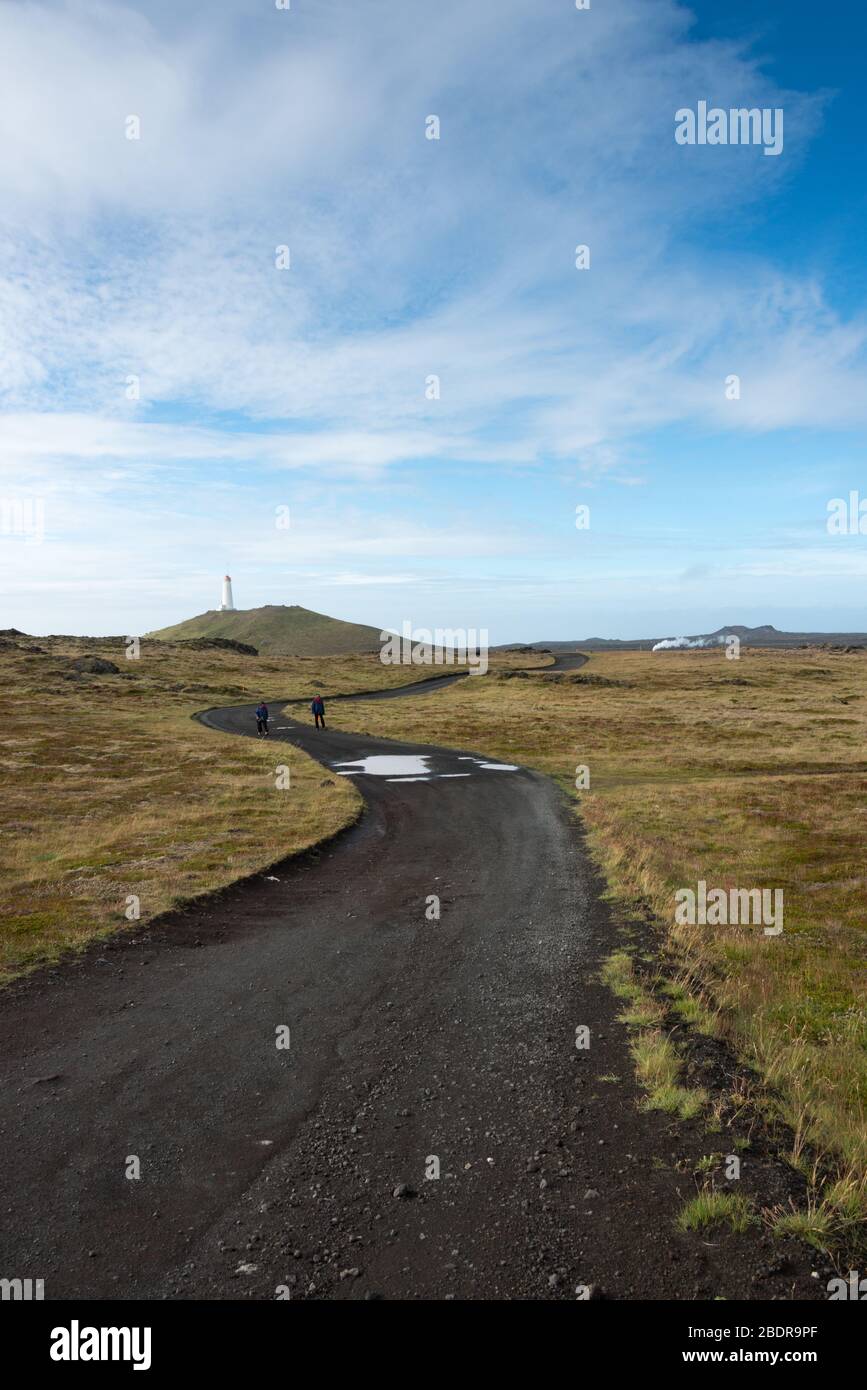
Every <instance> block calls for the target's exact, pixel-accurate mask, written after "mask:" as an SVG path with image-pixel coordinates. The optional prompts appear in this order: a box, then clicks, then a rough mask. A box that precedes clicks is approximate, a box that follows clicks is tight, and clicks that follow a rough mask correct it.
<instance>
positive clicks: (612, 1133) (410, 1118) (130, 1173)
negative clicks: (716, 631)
mask: <svg viewBox="0 0 867 1390" xmlns="http://www.w3.org/2000/svg"><path fill="white" fill-rule="evenodd" d="M558 665H559V663H558ZM545 669H547V670H551V669H552V668H551V667H548V668H545ZM561 669H562V666H561ZM447 679H451V678H450V677H447ZM415 693H420V692H419V691H417V690H416V691H415ZM390 694H391V695H393V694H394V692H390ZM274 704H275V707H276V705H277V702H274ZM200 717H201V718H202V720H203V722H204V723H206V724H207V725H208V726H210V727H211V728H212V729H214V730H215V731H220V732H222V733H226V734H231V735H240V736H242V737H253V736H255V733H254V722H253V719H252V708H251V706H249V705H247V706H243V707H233V708H228V709H220V710H210V711H208V712H206V713H205V714H203V715H202V716H200ZM304 717H305V722H304V723H303V724H300V723H298V722H297V721H296V720H295V719H294V718H293V717H292V716H291V715H282V714H281V715H278V716H277V717H276V718H275V719H274V721H273V744H274V753H275V764H276V762H277V761H278V760H279V761H280V762H283V761H288V762H289V764H290V766H291V760H292V746H293V745H295V746H297V747H300V748H303V749H305V750H306V751H309V752H310V753H312V754H313V756H314V757H316V758H318V759H319V760H320V761H321V762H323V763H326V764H328V765H330V766H332V767H335V766H336V769H337V770H338V771H340V772H343V773H346V774H347V775H352V776H355V777H356V779H357V781H358V785H359V786H360V788H361V789H362V791H363V793H364V798H365V811H364V814H363V816H362V817H361V819H360V821H358V822H357V823H356V824H355V825H354V826H353V827H351V828H350V829H349V830H347V831H345V832H343V833H342V834H341V835H339V836H337V837H336V838H335V839H334V840H333V841H331V842H330V843H329V845H328V846H326V847H325V848H324V849H323V850H321V851H320V852H318V853H309V854H307V855H302V856H298V857H296V858H294V859H288V860H285V861H283V862H282V863H281V864H279V865H277V866H275V867H274V868H273V869H272V870H270V871H268V872H263V873H260V874H256V875H255V876H254V877H252V878H251V879H248V880H246V881H245V882H242V883H239V884H236V885H235V886H234V887H233V888H231V889H229V890H227V891H225V892H223V893H221V894H219V895H215V896H212V897H211V898H209V899H202V900H199V901H197V902H196V904H195V905H194V906H193V907H191V908H190V910H189V911H187V912H184V913H176V914H173V915H170V916H167V917H165V918H163V919H161V920H160V921H159V922H158V923H154V924H151V925H150V927H146V928H143V929H141V930H138V931H129V932H121V933H118V934H117V935H116V936H115V937H113V938H112V939H110V940H108V941H102V942H98V943H96V944H94V945H93V946H92V947H91V948H90V949H88V950H87V951H86V952H84V953H83V955H82V956H80V957H76V958H75V959H73V960H68V961H66V962H64V963H62V964H61V965H60V966H57V967H55V968H52V969H45V970H43V971H40V972H37V973H36V974H34V975H32V976H30V977H28V978H27V979H25V980H24V981H21V982H19V983H18V984H16V985H14V986H12V987H10V988H9V989H7V990H6V991H4V992H3V994H2V995H0V1078H2V1085H0V1151H2V1155H3V1157H2V1164H0V1203H2V1211H3V1214H4V1215H3V1222H2V1227H0V1276H2V1277H4V1278H16V1277H17V1278H39V1279H43V1280H44V1281H45V1297H46V1298H47V1299H58V1298H80V1299H95V1298H108V1299H142V1298H170V1299H214V1298H216V1299H256V1300H273V1299H275V1298H278V1297H279V1298H283V1297H286V1296H289V1297H291V1298H292V1299H295V1300H305V1299H377V1298H385V1299H406V1298H416V1299H418V1298H434V1299H441V1298H457V1299H462V1298H508V1299H573V1298H574V1297H575V1289H576V1287H577V1286H578V1285H579V1284H580V1285H581V1286H582V1287H586V1286H588V1285H590V1284H596V1285H597V1287H598V1286H599V1285H600V1284H603V1285H604V1287H605V1289H606V1291H607V1296H608V1297H618V1298H648V1297H650V1298H683V1297H686V1298H690V1297H712V1296H721V1297H727V1298H733V1297H743V1296H744V1292H745V1291H747V1296H758V1297H762V1296H764V1297H772V1296H773V1297H784V1298H785V1297H793V1296H795V1294H794V1292H793V1290H794V1287H795V1284H794V1278H793V1275H792V1274H791V1272H790V1270H788V1268H787V1270H786V1271H784V1273H782V1274H779V1273H778V1272H777V1273H774V1274H768V1273H767V1272H766V1271H765V1270H764V1268H763V1264H762V1261H764V1263H765V1264H766V1263H767V1260H766V1257H765V1256H764V1255H763V1254H762V1251H761V1250H760V1249H759V1250H758V1251H757V1249H755V1248H753V1247H752V1246H750V1244H749V1243H748V1242H746V1241H745V1239H744V1238H743V1237H740V1238H739V1242H740V1244H739V1246H738V1247H737V1248H736V1249H732V1248H731V1247H730V1246H724V1245H721V1248H720V1250H719V1251H718V1252H716V1249H715V1247H714V1248H713V1249H711V1248H706V1243H703V1244H702V1245H701V1247H700V1248H696V1247H695V1246H694V1245H690V1243H689V1242H688V1240H687V1238H685V1237H683V1236H677V1235H675V1233H674V1229H673V1224H672V1215H673V1212H674V1211H675V1210H676V1204H677V1203H678V1202H680V1201H681V1200H682V1194H681V1187H680V1183H681V1177H680V1174H679V1172H678V1171H677V1169H676V1167H674V1166H673V1165H672V1166H669V1165H666V1164H662V1165H661V1166H660V1165H656V1164H650V1163H649V1160H648V1154H655V1153H668V1152H669V1149H670V1147H671V1143H672V1141H671V1140H670V1139H669V1137H668V1133H669V1128H670V1120H669V1118H668V1117H665V1116H649V1115H647V1114H645V1113H643V1112H642V1111H641V1110H640V1109H639V1106H638V1103H637V1102H638V1095H637V1093H636V1090H635V1087H634V1083H633V1082H632V1079H631V1078H632V1068H631V1064H630V1059H629V1056H628V1052H627V1044H626V1039H625V1036H624V1030H623V1028H622V1027H621V1026H620V1025H617V1024H615V1023H614V1017H615V1015H616V1013H617V1010H618V1008H619V1005H618V1004H617V1003H616V1002H615V1001H613V1000H612V997H611V996H610V994H609V993H608V991H607V990H606V989H605V988H604V986H603V985H602V984H601V983H600V981H599V978H598V971H597V966H598V963H599V961H600V959H601V958H602V957H603V956H604V955H605V954H607V952H608V951H610V949H611V944H612V941H613V940H615V939H616V938H615V937H614V935H613V929H612V925H611V923H610V921H609V918H608V916H607V913H606V909H605V907H604V905H603V903H602V901H601V895H600V884H599V883H598V881H597V879H596V877H595V875H594V873H593V871H592V869H591V867H590V865H589V862H588V859H587V856H586V854H585V853H584V851H583V847H582V845H581V841H580V836H579V832H578V830H577V827H576V824H575V822H574V819H573V818H572V817H571V816H570V815H569V813H568V810H567V806H566V803H565V798H563V797H562V796H561V794H560V793H559V791H558V790H557V788H556V787H555V785H554V784H553V783H552V782H551V781H549V780H548V779H547V778H544V777H541V776H539V775H537V774H535V773H532V772H530V771H527V770H526V769H515V770H510V769H507V768H504V767H503V766H502V765H496V764H495V765H493V766H491V765H490V763H489V760H487V759H485V758H484V756H483V755H481V754H480V755H478V757H474V756H471V755H469V754H467V753H457V752H454V751H450V750H446V749H441V748H427V747H422V746H418V745H410V744H400V743H395V742H391V741H385V740H383V739H376V738H370V737H368V736H366V735H360V734H351V733H345V732H340V731H333V730H331V729H328V730H327V731H325V732H323V731H319V732H317V731H315V730H314V729H312V728H311V727H310V722H309V715H308V714H307V712H306V711H305V716H304ZM377 758H389V759H395V758H406V759H410V760H412V771H411V772H407V771H405V770H404V769H402V768H401V767H400V766H398V767H395V766H394V765H393V764H391V765H389V766H388V767H387V768H386V769H385V770H386V771H387V772H388V773H389V775H385V776H378V775H372V771H371V769H373V770H378V771H381V770H383V765H382V764H379V765H377V764H376V763H371V762H369V761H367V760H368V759H377ZM346 764H350V766H346ZM352 764H355V766H352ZM359 764H361V766H359ZM276 794H278V793H276V792H275V795H276ZM279 794H281V795H291V791H290V792H285V793H279ZM435 909H436V910H435ZM437 914H438V915H437ZM582 1025H583V1026H586V1027H587V1028H589V1030H590V1034H591V1036H592V1050H590V1051H580V1050H577V1049H576V1047H575V1030H576V1028H578V1027H579V1026H582ZM278 1037H279V1038H280V1040H281V1041H288V1042H289V1046H288V1047H281V1048H278V1047H277V1046H276V1041H277V1038H278ZM611 1080H615V1081H618V1082H619V1083H620V1084H619V1085H617V1086H614V1085H600V1084H599V1083H600V1082H603V1081H611ZM683 1142H684V1141H683V1137H682V1136H681V1138H680V1139H679V1140H678V1143H683ZM695 1145H696V1154H699V1153H703V1152H704V1146H705V1145H706V1140H704V1138H703V1137H702V1135H701V1133H699V1135H698V1137H697V1138H696V1139H695ZM696 1161H697V1160H696ZM582 1194H583V1196H582ZM775 1268H776V1267H775ZM774 1280H775V1281H776V1282H773V1281H774ZM757 1281H761V1282H760V1283H759V1286H758V1287H759V1292H758V1293H756V1292H755V1291H754V1290H755V1287H756V1283H757ZM797 1287H798V1289H799V1293H800V1296H801V1297H804V1296H807V1297H810V1296H817V1295H816V1294H815V1280H811V1277H810V1265H809V1263H807V1264H803V1268H802V1269H801V1270H800V1273H799V1277H798V1284H797Z"/></svg>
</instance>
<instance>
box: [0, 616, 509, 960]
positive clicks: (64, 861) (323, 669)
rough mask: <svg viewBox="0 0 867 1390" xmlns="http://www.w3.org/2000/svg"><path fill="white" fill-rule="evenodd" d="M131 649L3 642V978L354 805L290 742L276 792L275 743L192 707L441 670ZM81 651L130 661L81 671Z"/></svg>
mask: <svg viewBox="0 0 867 1390" xmlns="http://www.w3.org/2000/svg"><path fill="white" fill-rule="evenodd" d="M35 648H41V649H42V650H34V649H35ZM125 651H126V648H125V646H124V643H123V641H122V640H121V639H119V638H118V639H114V640H105V641H99V640H90V639H75V638H36V639H27V638H25V639H21V640H20V641H19V642H18V643H17V644H11V643H4V642H2V641H0V762H2V772H3V784H2V785H3V790H2V796H0V826H2V841H0V885H2V886H0V918H2V929H0V981H3V980H8V979H10V978H13V977H14V976H15V975H17V974H20V973H21V971H23V970H27V969H29V968H32V967H33V966H35V965H38V964H40V963H43V962H46V961H51V960H54V959H56V958H57V957H58V956H59V955H60V954H62V953H63V952H64V951H65V950H68V949H75V948H76V947H80V946H82V945H84V944H86V943H87V942H88V941H90V940H92V939H93V938H94V937H95V936H99V935H101V934H104V933H105V932H109V931H113V930H116V929H117V928H118V927H121V928H122V927H124V926H126V925H127V924H128V919H127V917H126V913H127V911H130V910H135V909H134V905H132V904H128V902H127V899H128V898H130V897H132V896H134V897H136V898H138V899H139V911H140V918H139V919H138V920H141V921H147V920H149V919H151V918H153V917H154V916H156V915H157V914H158V913H161V912H163V911H165V910H166V909H167V908H170V907H173V906H177V905H179V904H181V903H183V902H184V901H185V900H187V899H188V898H191V897H194V896H195V895H197V894H200V893H203V892H206V891H208V890H209V889H214V888H219V887H223V886H225V885H226V884H228V883H231V882H232V881H233V880H235V879H237V878H240V877H243V876H244V875H245V874H248V873H252V872H253V871H255V870H256V869H261V868H264V867H265V866H267V865H269V864H272V863H274V862H275V861H276V860H277V859H279V858H281V857H282V856H284V855H286V854H291V853H294V852H297V851H300V850H303V849H306V848H308V847H309V846H311V845H313V844H315V843H316V842H317V841H319V840H321V839H323V838H325V837H327V836H329V835H332V834H334V833H335V832H336V831H337V830H339V829H340V828H341V827H342V826H344V825H346V824H348V823H349V822H350V821H351V820H352V819H353V818H354V817H355V816H356V815H357V814H358V812H359V810H360V807H361V798H360V796H359V794H358V792H357V791H356V789H355V788H354V787H353V786H352V784H351V782H350V781H349V780H348V779H347V778H344V777H336V776H333V775H331V774H329V773H327V772H325V771H324V770H323V769H322V768H321V767H320V766H319V764H318V763H315V762H313V761H312V759H310V758H308V757H306V756H305V755H304V754H303V753H302V752H300V751H297V750H293V751H292V754H291V757H290V758H289V760H288V761H289V765H290V769H291V773H290V788H289V790H288V791H282V790H278V789H277V787H276V784H275V774H274V770H275V766H276V763H277V762H278V761H281V760H282V759H278V758H277V756H276V755H275V753H274V747H273V745H269V744H263V743H259V742H257V741H255V740H250V741H247V740H244V739H230V738H226V737H222V736H220V735H219V734H216V733H214V732H213V731H211V730H209V729H206V728H204V727H203V726H202V725H201V724H199V723H197V722H196V721H194V720H192V718H191V715H192V714H193V713H195V711H196V710H201V709H206V708H208V707H209V706H210V705H218V704H233V703H238V704H240V703H242V702H244V701H249V702H250V706H251V725H252V709H253V707H254V706H255V704H256V703H258V700H259V698H260V697H261V696H263V695H264V696H266V697H267V698H270V699H273V697H274V696H280V695H285V696H287V697H292V698H298V699H307V700H309V699H310V697H311V696H312V695H313V694H315V693H316V691H317V690H321V691H322V692H323V693H326V694H340V693H348V692H353V691H362V690H378V689H381V688H383V687H385V686H389V685H406V684H408V683H410V682H411V681H414V680H423V679H425V678H426V677H428V676H429V675H430V672H429V670H428V669H426V668H425V667H414V668H409V669H407V668H405V667H398V666H384V665H383V664H382V663H381V662H380V661H379V660H378V658H377V657H375V656H343V657H330V658H327V659H324V658H316V657H307V658H304V657H292V658H287V657H277V656H275V657H252V656H248V655H241V654H237V653H234V652H231V651H226V650H220V649H207V650H201V649H199V650H196V649H191V648H189V647H185V646H184V644H183V643H161V642H149V641H143V642H142V644H141V649H140V657H139V658H138V659H137V660H128V659H127V657H126V655H125ZM80 656H96V657H100V658H103V659H108V660H109V661H112V662H114V664H115V665H116V666H118V667H119V668H120V673H119V674H117V675H89V674H84V675H82V676H80V677H79V678H76V679H70V678H69V677H70V675H71V666H70V663H71V660H72V659H74V658H77V657H80ZM514 659H515V660H518V658H514ZM520 659H521V660H524V661H525V662H530V663H531V662H532V661H533V660H534V658H532V657H524V658H520ZM504 660H505V661H506V662H508V661H509V660H510V659H509V658H504ZM330 712H331V711H330V710H329V714H330ZM272 713H276V708H273V709H272Z"/></svg>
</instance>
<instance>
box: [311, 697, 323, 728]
mask: <svg viewBox="0 0 867 1390" xmlns="http://www.w3.org/2000/svg"><path fill="white" fill-rule="evenodd" d="M310 708H311V710H312V711H313V715H314V718H315V719H316V727H317V729H318V728H320V727H321V728H323V729H324V728H325V701H324V700H323V698H322V696H321V695H317V696H316V697H315V698H314V700H313V703H312V705H311V706H310Z"/></svg>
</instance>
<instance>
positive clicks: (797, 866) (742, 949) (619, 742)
mask: <svg viewBox="0 0 867 1390" xmlns="http://www.w3.org/2000/svg"><path fill="white" fill-rule="evenodd" d="M334 722H335V723H336V724H339V725H342V726H344V727H347V728H348V727H353V728H356V729H364V730H366V731H369V732H371V733H380V734H386V735H388V734H391V735H392V736H393V737H397V738H406V739H418V740H419V741H424V742H432V743H444V744H450V745H452V746H458V745H459V746H461V747H464V748H468V749H470V750H473V751H475V750H482V751H484V752H486V753H489V754H491V755H492V756H494V757H498V758H502V759H503V760H505V761H511V762H519V763H523V764H525V765H530V766H532V767H536V768H538V769H540V770H541V771H543V772H546V773H548V774H549V775H551V776H552V777H554V778H556V779H557V780H558V781H559V782H560V783H561V785H562V786H563V788H564V790H566V791H567V792H568V793H569V794H570V795H571V796H573V797H574V798H575V800H576V803H577V807H576V809H577V811H578V814H579V815H580V818H581V820H582V821H583V824H584V826H585V827H586V830H587V832H588V837H589V843H590V847H591V850H592V852H593V854H594V857H595V858H596V860H597V863H598V864H599V865H600V867H601V868H602V870H603V871H604V874H605V876H606V878H607V882H608V885H609V893H610V897H611V899H612V905H613V907H614V909H615V920H619V921H621V922H623V923H626V922H628V921H629V920H630V917H631V918H632V919H633V920H634V919H635V918H636V917H640V918H641V919H642V920H647V919H648V918H650V919H651V920H652V922H653V923H654V924H655V928H656V931H655V940H656V950H657V952H658V954H659V958H660V960H661V959H662V958H663V957H665V961H666V969H667V970H668V971H669V972H670V973H671V974H672V975H673V976H674V977H675V978H676V981H677V983H676V985H674V986H671V992H673V994H674V996H675V997H674V999H673V1003H674V1007H675V1009H676V1011H677V1013H678V1014H679V1016H680V1018H681V1019H682V1020H683V1021H684V1022H685V1023H687V1024H689V1025H691V1026H693V1027H695V1028H698V1029H701V1030H704V1031H707V1032H713V1033H715V1034H716V1035H717V1036H719V1037H722V1038H723V1039H725V1040H727V1041H728V1042H730V1043H731V1044H732V1045H733V1046H734V1048H735V1050H736V1051H737V1053H738V1055H739V1056H740V1057H741V1058H742V1059H743V1060H744V1061H746V1062H747V1063H748V1064H749V1065H750V1066H752V1067H753V1068H754V1069H755V1071H756V1072H757V1073H758V1075H759V1076H760V1077H761V1078H762V1080H763V1081H764V1083H766V1085H765V1090H764V1098H763V1102H762V1103H763V1105H764V1106H765V1107H766V1108H767V1111H768V1113H769V1115H770V1117H771V1118H772V1119H773V1118H774V1117H776V1118H779V1119H781V1120H783V1121H785V1122H786V1124H787V1126H788V1127H789V1129H790V1131H791V1134H792V1136H793V1138H792V1140H791V1150H790V1152H789V1154H788V1157H789V1158H790V1160H791V1161H792V1162H793V1163H794V1164H795V1165H796V1166H798V1167H800V1168H801V1169H802V1170H804V1171H805V1173H806V1176H807V1177H808V1178H809V1179H810V1180H811V1181H812V1182H813V1183H814V1190H815V1193H816V1197H815V1209H814V1210H812V1211H811V1212H810V1213H807V1216H806V1225H808V1226H809V1228H810V1230H811V1231H812V1232H813V1233H814V1235H815V1243H816V1244H822V1243H823V1242H824V1243H830V1242H831V1241H832V1239H833V1238H834V1237H835V1236H836V1235H840V1234H841V1233H845V1234H846V1236H847V1238H848V1237H849V1236H851V1235H852V1234H853V1232H852V1228H853V1227H854V1226H856V1225H858V1224H860V1223H863V1222H864V1220H865V1216H867V1176H865V1175H867V1123H865V1102H867V1013H865V1009H864V982H865V960H867V921H865V912H864V903H865V889H867V868H865V862H864V805H865V797H867V652H865V651H858V650H855V651H845V650H843V649H835V648H814V649H809V650H805V649H793V650H782V651H765V650H756V649H751V648H746V647H745V648H742V649H741V655H740V659H739V660H737V661H730V660H727V659H726V657H725V653H724V651H723V650H722V649H709V650H702V651H684V652H680V651H668V652H659V653H655V654H652V653H649V652H617V653H605V654H600V655H594V656H593V657H592V660H591V662H590V663H589V665H588V666H586V667H584V668H582V669H580V670H578V671H576V672H572V673H565V674H559V675H551V676H545V675H544V673H536V674H530V675H525V676H518V675H516V674H514V673H508V672H500V673H494V674H492V675H491V676H489V677H487V678H486V679H484V680H475V681H465V682H461V683H460V685H458V686H457V687H455V688H454V689H452V690H450V691H445V692H442V693H438V694H435V695H433V696H431V697H430V698H429V699H426V700H425V701H424V702H419V701H406V702H399V703H397V704H392V703H389V704H388V705H380V706H377V705H359V706H355V707H352V708H351V709H350V708H342V709H341V708H336V709H335V721H334ZM579 767H584V768H586V769H587V774H585V775H584V776H581V777H579V778H578V779H577V780H578V781H579V782H582V783H583V782H586V781H587V780H588V778H589V786H587V787H582V788H581V789H577V790H576V787H575V782H576V776H575V773H576V769H577V768H579ZM701 880H704V881H706V882H707V884H709V885H711V884H712V885H713V886H714V887H718V888H721V889H724V890H725V891H726V892H729V891H731V890H733V889H753V888H762V889H778V888H780V889H782V890H783V892H784V895H785V929H784V931H783V932H782V934H780V935H778V936H768V935H765V933H764V932H763V930H762V928H761V926H741V925H728V926H716V927H711V926H709V925H705V926H701V925H692V926H690V925H689V924H684V925H680V924H678V922H677V921H676V919H675V909H676V894H677V892H678V891H679V890H682V889H684V888H689V887H692V888H693V889H695V887H696V885H697V884H698V883H699V882H700V881H701ZM621 945H622V942H621V941H620V940H613V941H612V952H615V951H616V950H617V949H618V948H620V946H621ZM615 973H616V967H615ZM624 997H625V998H626V999H627V1009H626V1010H625V1013H629V1014H631V1021H632V1023H633V1024H634V1025H636V1026H639V1025H643V1026H644V1027H645V1028H646V1029H647V1031H648V1034H649V1036H646V1035H645V1036H642V1035H640V1034H639V1036H638V1037H637V1038H636V1039H635V1041H634V1042H633V1048H632V1050H633V1056H634V1058H635V1061H636V1065H637V1067H638V1069H639V1071H641V1070H642V1068H643V1070H644V1072H645V1074H646V1076H645V1079H646V1080H647V1082H648V1100H647V1104H648V1105H651V1104H654V1105H660V1106H662V1105H667V1106H670V1108H671V1109H672V1110H677V1111H678V1112H679V1113H680V1114H684V1112H685V1110H688V1109H689V1108H690V1107H691V1106H692V1104H693V1102H694V1099H695V1097H694V1096H692V1097H690V1096H685V1095H684V1094H683V1093H682V1090H681V1089H680V1087H679V1082H678V1080H677V1077H676V1068H675V1065H674V1060H673V1058H672V1056H671V1053H670V1050H669V1049H668V1048H666V1046H665V1043H664V1040H663V1039H662V1038H661V1037H660V1036H659V1035H658V1034H657V1033H656V1028H657V1019H658V1007H657V1005H656V1003H655V1001H654V995H653V993H652V992H650V993H649V992H648V991H646V990H644V989H638V990H636V991H635V992H632V993H631V994H630V991H629V990H627V992H626V995H625V996H624ZM657 997H658V996H657ZM670 997H671V996H670ZM654 1066H656V1067H657V1068H660V1067H662V1068H663V1069H666V1068H667V1069H668V1070H667V1074H666V1075H665V1076H652V1075H651V1073H652V1071H653V1067H654ZM804 1221H805V1218H804V1216H803V1214H801V1215H799V1216H796V1215H795V1214H792V1213H780V1214H779V1217H778V1223H777V1228H778V1229H779V1230H780V1231H783V1230H785V1229H786V1228H787V1226H788V1227H791V1226H792V1225H793V1224H794V1225H797V1224H798V1223H799V1222H800V1223H801V1224H804Z"/></svg>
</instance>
